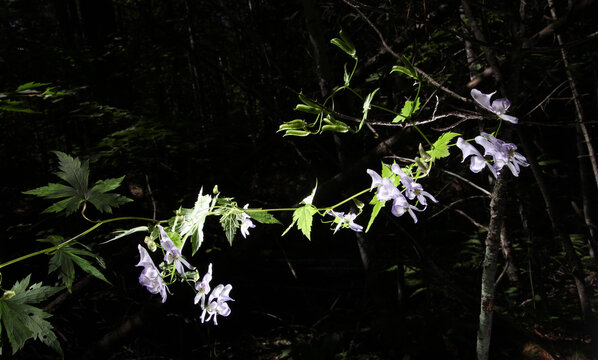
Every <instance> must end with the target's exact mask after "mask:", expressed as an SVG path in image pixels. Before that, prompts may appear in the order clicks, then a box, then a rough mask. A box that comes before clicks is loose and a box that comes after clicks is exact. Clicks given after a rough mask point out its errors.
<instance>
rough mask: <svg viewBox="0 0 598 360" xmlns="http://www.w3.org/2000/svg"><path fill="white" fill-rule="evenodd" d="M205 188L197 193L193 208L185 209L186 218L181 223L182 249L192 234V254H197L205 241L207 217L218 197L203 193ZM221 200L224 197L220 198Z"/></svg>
mask: <svg viewBox="0 0 598 360" xmlns="http://www.w3.org/2000/svg"><path fill="white" fill-rule="evenodd" d="M202 192H203V188H202V189H201V190H200V191H199V194H198V195H197V201H195V206H194V207H193V209H191V210H189V209H184V211H183V216H184V220H183V222H182V223H181V225H180V230H179V233H180V234H181V249H182V248H183V246H185V243H186V241H187V238H189V236H191V254H192V255H195V253H196V252H197V250H199V248H200V246H201V244H202V243H203V238H204V237H203V226H204V223H205V221H206V217H207V216H208V214H209V213H210V212H211V211H212V210H213V208H214V206H215V205H216V201H217V199H218V198H214V199H212V197H211V196H210V195H203V194H202ZM220 200H221V201H222V200H223V199H220Z"/></svg>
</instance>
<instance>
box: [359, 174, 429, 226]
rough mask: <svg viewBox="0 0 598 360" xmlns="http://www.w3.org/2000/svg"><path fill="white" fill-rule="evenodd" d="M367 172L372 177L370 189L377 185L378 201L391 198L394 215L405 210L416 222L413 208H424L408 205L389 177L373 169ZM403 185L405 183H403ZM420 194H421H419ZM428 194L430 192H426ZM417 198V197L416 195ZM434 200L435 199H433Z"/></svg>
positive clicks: (400, 213) (400, 214)
mask: <svg viewBox="0 0 598 360" xmlns="http://www.w3.org/2000/svg"><path fill="white" fill-rule="evenodd" d="M395 165H396V164H395ZM397 167H398V165H397ZM394 170H396V167H395V168H394ZM394 170H393V171H394ZM398 170H399V171H401V170H400V169H398ZM367 173H368V174H369V175H370V176H371V177H372V189H373V188H374V187H376V186H379V187H378V191H377V192H376V198H377V199H378V201H387V200H392V201H393V203H392V209H391V212H392V214H393V215H394V216H396V217H400V216H402V215H403V214H404V213H405V212H409V215H411V217H412V218H413V221H414V222H417V217H416V216H415V213H414V212H413V210H416V211H423V210H424V209H422V210H420V209H418V208H417V207H415V206H413V205H410V204H409V202H408V201H407V199H406V198H405V195H403V194H402V193H401V191H400V190H399V189H398V188H397V187H396V186H395V185H394V184H393V183H392V181H390V179H389V178H383V177H381V176H380V175H378V174H377V173H376V172H375V171H374V170H370V169H368V170H367ZM401 173H403V172H402V171H401ZM395 174H396V172H395ZM403 174H404V175H405V177H407V175H406V174H405V173H403ZM397 175H399V174H397ZM399 176H401V175H399ZM410 180H411V179H410ZM401 181H403V179H401ZM411 181H413V180H411ZM403 185H405V183H403ZM418 185H419V184H418ZM405 187H407V186H405ZM420 187H421V185H420ZM370 191H371V190H370ZM413 191H414V194H415V190H413ZM421 195H422V196H423V194H421ZM428 195H430V194H428ZM415 196H417V195H414V197H415ZM431 196H432V195H430V197H431ZM418 199H419V197H418ZM432 199H433V197H432ZM434 200H436V199H434ZM425 201H426V200H425V199H424V204H425ZM420 202H421V201H420Z"/></svg>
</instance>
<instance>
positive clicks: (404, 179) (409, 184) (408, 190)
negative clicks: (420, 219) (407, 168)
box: [391, 163, 438, 206]
mask: <svg viewBox="0 0 598 360" xmlns="http://www.w3.org/2000/svg"><path fill="white" fill-rule="evenodd" d="M391 170H392V172H393V173H395V174H397V175H399V177H400V178H401V184H403V186H404V187H405V194H406V195H407V198H408V199H409V200H413V199H415V198H416V197H417V201H419V203H420V204H422V205H424V206H428V202H427V200H426V197H427V198H428V199H430V200H432V201H433V202H435V203H437V202H438V200H436V198H435V197H434V196H432V195H431V194H430V193H429V192H427V191H424V188H423V186H421V185H420V184H418V183H416V182H415V181H413V179H412V178H411V177H410V176H409V175H407V174H405V172H404V171H403V170H401V167H400V166H399V165H397V164H396V163H395V164H392V166H391Z"/></svg>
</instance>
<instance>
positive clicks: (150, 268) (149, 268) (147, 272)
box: [135, 245, 170, 302]
mask: <svg viewBox="0 0 598 360" xmlns="http://www.w3.org/2000/svg"><path fill="white" fill-rule="evenodd" d="M137 249H139V257H140V259H139V263H138V264H137V265H135V266H143V271H141V275H140V276H139V283H140V284H141V285H143V286H145V287H146V288H147V290H148V291H149V292H150V293H152V294H158V293H160V295H161V296H162V302H165V301H166V292H170V291H169V290H168V287H167V286H166V284H165V283H164V280H162V277H161V276H160V271H158V268H157V267H156V265H154V262H153V261H152V258H151V257H150V256H149V253H148V252H147V250H145V248H144V247H143V246H141V245H137Z"/></svg>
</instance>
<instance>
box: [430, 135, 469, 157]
mask: <svg viewBox="0 0 598 360" xmlns="http://www.w3.org/2000/svg"><path fill="white" fill-rule="evenodd" d="M459 135H461V134H459V133H455V132H452V131H449V132H446V133H444V134H442V135H440V137H439V138H438V139H437V140H436V141H435V142H434V146H433V148H432V150H429V151H428V154H429V155H430V156H431V157H432V158H433V159H440V158H444V157H447V156H449V146H448V145H449V143H450V142H451V140H452V139H453V138H455V137H457V136H459Z"/></svg>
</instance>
